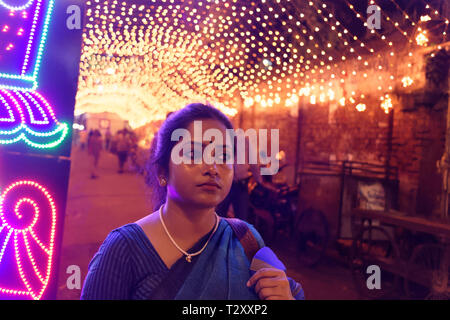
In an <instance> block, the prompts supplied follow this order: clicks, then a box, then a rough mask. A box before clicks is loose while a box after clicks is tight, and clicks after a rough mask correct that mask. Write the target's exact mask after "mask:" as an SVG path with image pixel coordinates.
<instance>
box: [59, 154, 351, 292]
mask: <svg viewBox="0 0 450 320" xmlns="http://www.w3.org/2000/svg"><path fill="white" fill-rule="evenodd" d="M99 167H100V169H99V171H98V175H99V178H98V179H90V171H89V161H88V156H87V152H86V151H81V150H79V149H78V148H74V150H73V154H72V168H71V177H70V183H69V193H68V201H67V210H66V217H65V226H64V237H63V247H62V255H61V262H60V268H59V285H58V287H59V290H58V299H79V297H80V293H81V290H77V289H72V290H69V289H68V288H67V286H66V280H67V278H68V276H69V275H68V274H67V273H66V269H67V267H68V266H70V265H77V266H79V267H80V269H81V278H82V281H83V280H84V278H85V276H86V273H87V266H88V263H89V261H90V259H91V258H92V256H93V255H94V253H95V252H96V251H97V250H98V247H99V246H100V244H101V243H102V241H103V240H104V239H105V237H106V236H107V234H108V233H109V232H110V231H111V230H113V229H115V228H117V227H119V226H122V225H124V224H126V223H130V222H133V221H136V220H138V219H139V218H141V217H142V216H144V215H146V214H148V212H149V211H150V204H149V202H148V201H146V199H148V194H149V191H148V189H146V186H145V183H144V179H143V177H142V176H140V175H137V174H136V173H133V172H127V173H124V174H121V175H120V174H118V173H117V159H116V157H115V156H114V155H112V154H110V153H107V152H103V153H102V155H101V158H100V164H99ZM272 248H273V249H274V251H275V252H276V253H277V255H278V256H279V257H280V259H281V260H282V261H283V262H284V263H285V265H286V267H287V268H288V274H289V275H290V276H291V277H292V278H294V279H295V280H297V281H299V282H300V283H302V285H303V287H304V290H305V293H306V297H307V298H308V299H357V294H356V293H355V291H354V288H353V283H352V281H351V277H350V272H349V270H348V269H347V268H345V267H343V266H342V265H340V264H338V263H336V262H334V261H332V260H330V259H326V260H325V261H324V262H323V263H322V264H320V265H318V266H317V267H316V268H314V269H311V268H306V267H303V266H301V265H300V264H299V263H298V261H297V260H296V252H295V250H294V248H293V246H292V245H290V242H289V240H288V239H285V238H283V237H282V236H281V237H279V239H278V240H277V242H276V243H274V244H273V245H272Z"/></svg>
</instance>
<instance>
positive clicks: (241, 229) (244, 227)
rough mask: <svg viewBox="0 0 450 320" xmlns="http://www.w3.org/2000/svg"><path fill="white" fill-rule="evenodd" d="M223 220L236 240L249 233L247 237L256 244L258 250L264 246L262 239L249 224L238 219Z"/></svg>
mask: <svg viewBox="0 0 450 320" xmlns="http://www.w3.org/2000/svg"><path fill="white" fill-rule="evenodd" d="M224 220H225V221H227V222H228V225H229V226H230V227H231V228H232V229H233V232H234V233H235V235H236V237H237V238H242V237H243V236H244V235H245V233H247V232H249V235H250V236H251V237H253V238H254V239H255V240H256V242H258V245H259V247H260V248H262V247H264V246H265V244H264V240H263V238H262V237H261V235H260V234H259V232H258V230H256V228H255V227H254V226H253V225H252V224H251V223H249V222H247V221H245V220H241V219H238V218H225V219H224Z"/></svg>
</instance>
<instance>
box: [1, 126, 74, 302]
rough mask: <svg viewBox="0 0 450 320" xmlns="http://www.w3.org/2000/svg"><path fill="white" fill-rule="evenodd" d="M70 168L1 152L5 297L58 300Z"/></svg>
mask: <svg viewBox="0 0 450 320" xmlns="http://www.w3.org/2000/svg"><path fill="white" fill-rule="evenodd" d="M36 120H37V119H36ZM69 171H70V161H69V160H68V159H59V158H56V157H47V156H45V157H41V156H36V155H24V154H20V153H7V152H0V300H4V299H8V300H10V299H12V300H18V299H31V300H33V299H56V297H57V289H58V270H59V264H60V256H61V244H62V235H63V227H64V210H65V206H66V197H67V187H68V181H69Z"/></svg>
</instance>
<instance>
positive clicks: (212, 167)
mask: <svg viewBox="0 0 450 320" xmlns="http://www.w3.org/2000/svg"><path fill="white" fill-rule="evenodd" d="M205 166H206V168H205V174H206V175H210V176H217V175H218V171H217V164H216V163H215V162H214V163H212V164H205Z"/></svg>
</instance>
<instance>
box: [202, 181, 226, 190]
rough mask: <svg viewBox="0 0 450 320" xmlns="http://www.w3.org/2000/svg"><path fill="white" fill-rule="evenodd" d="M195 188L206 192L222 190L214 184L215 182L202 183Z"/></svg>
mask: <svg viewBox="0 0 450 320" xmlns="http://www.w3.org/2000/svg"><path fill="white" fill-rule="evenodd" d="M197 187H200V188H203V189H208V190H219V189H222V188H221V187H220V186H219V184H217V183H215V182H206V183H202V184H199V185H197Z"/></svg>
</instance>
